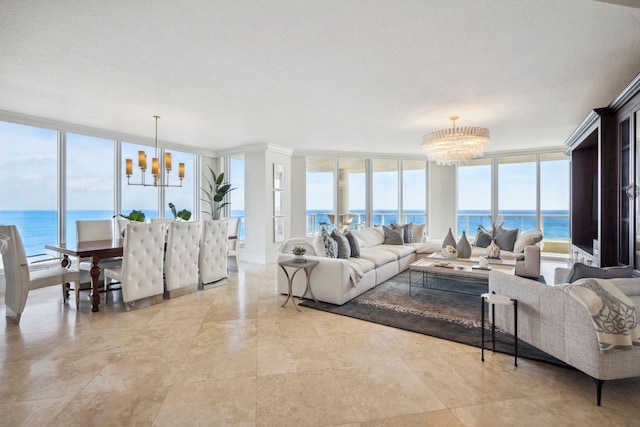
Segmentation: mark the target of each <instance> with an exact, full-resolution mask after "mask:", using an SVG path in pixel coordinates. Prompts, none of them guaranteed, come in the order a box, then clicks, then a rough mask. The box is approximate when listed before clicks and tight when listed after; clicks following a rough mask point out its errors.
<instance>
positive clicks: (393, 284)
mask: <svg viewBox="0 0 640 427" xmlns="http://www.w3.org/2000/svg"><path fill="white" fill-rule="evenodd" d="M413 276H414V277H413V278H414V279H415V273H414V274H413ZM484 292H487V285H486V283H485V284H482V283H479V282H467V281H460V280H455V279H442V278H431V277H430V278H429V280H428V287H427V288H421V287H412V289H411V296H409V272H408V271H406V272H404V273H401V274H399V275H397V276H395V277H392V278H391V279H389V280H387V281H386V282H384V283H382V284H380V285H378V286H376V287H375V288H373V289H371V290H369V291H367V292H365V293H364V294H362V295H360V296H358V297H356V298H354V299H353V300H351V301H349V302H348V303H346V304H344V305H341V306H339V305H334V304H328V303H323V302H318V303H316V302H314V301H313V300H305V301H304V302H302V303H301V304H300V305H302V306H304V307H309V308H313V309H316V310H322V311H326V312H329V313H334V314H339V315H342V316H348V317H353V318H356V319H361V320H366V321H368V322H373V323H378V324H381V325H387V326H392V327H394V328H399V329H405V330H407V331H412V332H418V333H421V334H425V335H430V336H433V337H437V338H442V339H446V340H448V341H455V342H459V343H462V344H467V345H471V346H475V347H478V348H480V344H481V339H482V336H481V334H480V331H481V329H480V327H481V317H480V316H481V312H480V306H481V305H480V295H481V294H482V293H484ZM488 310H489V309H488V308H486V316H487V318H488ZM487 323H488V322H487ZM490 339H491V335H490V331H489V329H488V325H487V326H486V328H485V340H486V342H485V348H490V345H491V342H490ZM513 350H514V346H513V336H512V335H510V334H507V333H505V332H503V331H501V330H498V329H496V351H498V352H501V353H506V354H513ZM518 357H524V358H527V359H532V360H539V361H543V362H547V363H553V364H555V365H559V366H565V367H567V365H566V364H564V363H563V362H561V361H560V360H558V359H556V358H554V357H552V356H550V355H548V354H547V353H544V352H542V351H540V350H538V349H537V348H535V347H533V346H531V345H529V344H527V343H525V342H523V341H521V340H518Z"/></svg>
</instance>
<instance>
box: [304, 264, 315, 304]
mask: <svg viewBox="0 0 640 427" xmlns="http://www.w3.org/2000/svg"><path fill="white" fill-rule="evenodd" d="M312 270H313V268H311V269H308V268H307V267H304V272H305V273H306V275H307V288H306V289H305V290H304V293H303V294H302V296H303V297H304V296H305V295H306V294H307V292H309V293H310V294H311V298H313V300H314V301H315V302H316V303H318V300H317V299H316V296H315V295H313V290H312V289H311V271H312Z"/></svg>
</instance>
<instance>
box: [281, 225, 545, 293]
mask: <svg viewBox="0 0 640 427" xmlns="http://www.w3.org/2000/svg"><path fill="white" fill-rule="evenodd" d="M413 231H414V233H413V234H414V236H418V237H416V240H417V242H416V243H405V244H404V245H385V244H384V241H385V240H384V230H383V228H382V227H372V228H367V229H364V230H356V231H352V233H353V235H354V236H355V237H356V238H357V239H358V242H359V245H360V257H359V258H354V257H351V258H349V259H340V258H328V257H326V256H317V255H316V249H315V248H314V238H313V237H298V238H293V239H290V240H288V241H287V242H285V243H284V244H283V246H282V247H281V253H280V254H279V255H278V262H280V261H285V260H291V259H293V257H294V256H293V254H291V249H293V247H294V246H302V247H304V248H305V249H306V250H307V252H306V254H307V255H306V258H307V259H311V260H318V261H320V264H319V265H318V266H316V267H315V268H314V269H313V271H312V273H311V276H310V280H311V282H310V286H311V288H312V290H313V293H314V295H315V297H316V299H318V301H323V302H328V303H331V304H337V305H342V304H344V303H346V302H348V301H350V300H351V299H353V298H355V297H357V296H358V295H360V294H362V293H364V292H366V291H368V290H369V289H371V288H373V287H374V286H376V285H379V284H380V283H382V282H384V281H386V280H388V279H390V278H392V277H393V276H395V275H397V274H398V273H401V272H403V271H404V270H406V269H408V268H409V265H410V264H411V263H412V262H414V261H416V260H417V259H419V258H423V257H425V256H428V255H429V254H432V253H434V252H439V251H440V250H441V249H442V241H441V240H436V241H429V240H428V239H427V237H426V236H425V235H424V226H419V225H413ZM316 248H317V245H316ZM484 254H485V249H484V248H473V251H472V256H474V257H475V256H483V255H484ZM501 255H502V257H504V258H511V259H514V258H522V260H521V261H520V262H519V263H518V264H520V271H522V272H524V271H525V270H527V272H529V271H533V272H534V273H535V270H536V269H537V272H538V273H537V274H534V275H535V276H536V277H537V276H539V274H540V273H539V271H540V248H539V247H538V246H536V245H532V246H527V247H526V248H525V250H524V253H522V254H513V253H510V252H505V251H503V252H502V254H501ZM525 256H526V258H525ZM525 260H526V261H525ZM536 263H537V264H536ZM530 264H531V265H530ZM516 274H518V266H516ZM523 275H524V274H523ZM360 276H362V277H360ZM305 286H306V277H305V276H304V274H298V275H296V277H295V278H294V281H293V294H294V295H296V296H302V295H301V294H302V292H304V289H305ZM278 292H279V293H282V294H286V293H287V292H288V282H287V278H286V276H285V274H284V272H283V271H282V269H281V268H278ZM307 296H309V295H307Z"/></svg>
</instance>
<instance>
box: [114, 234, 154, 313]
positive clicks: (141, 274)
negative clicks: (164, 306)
mask: <svg viewBox="0 0 640 427" xmlns="http://www.w3.org/2000/svg"><path fill="white" fill-rule="evenodd" d="M165 234H166V233H165V226H164V224H162V223H149V224H147V223H142V222H132V223H129V224H127V229H126V232H125V235H124V245H123V249H122V250H123V254H122V266H121V267H116V268H106V269H104V281H105V287H106V286H108V285H109V284H110V283H111V282H112V281H116V282H120V283H121V286H122V300H123V301H124V303H125V306H126V308H127V310H129V309H132V308H135V307H136V306H140V305H141V303H145V302H148V303H150V304H157V303H159V302H162V294H163V292H164V285H163V277H162V267H163V258H164V238H165Z"/></svg>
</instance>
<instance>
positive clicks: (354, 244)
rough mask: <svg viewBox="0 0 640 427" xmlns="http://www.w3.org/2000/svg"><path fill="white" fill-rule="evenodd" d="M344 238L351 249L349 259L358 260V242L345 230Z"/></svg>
mask: <svg viewBox="0 0 640 427" xmlns="http://www.w3.org/2000/svg"><path fill="white" fill-rule="evenodd" d="M344 235H345V237H346V238H347V240H348V241H349V247H350V248H351V257H352V258H359V257H360V241H359V240H358V238H357V237H356V236H354V234H353V233H352V232H351V231H349V230H347V231H345V232H344Z"/></svg>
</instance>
